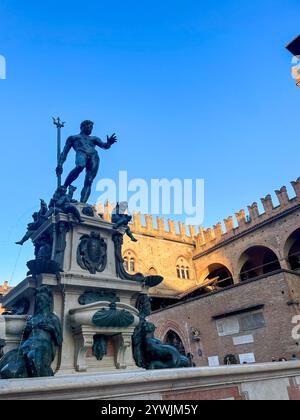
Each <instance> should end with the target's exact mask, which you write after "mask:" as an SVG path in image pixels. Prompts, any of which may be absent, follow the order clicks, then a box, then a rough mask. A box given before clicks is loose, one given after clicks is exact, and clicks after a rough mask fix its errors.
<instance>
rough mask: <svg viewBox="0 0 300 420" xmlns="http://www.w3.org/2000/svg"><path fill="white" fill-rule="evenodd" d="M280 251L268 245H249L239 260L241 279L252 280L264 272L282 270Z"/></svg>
mask: <svg viewBox="0 0 300 420" xmlns="http://www.w3.org/2000/svg"><path fill="white" fill-rule="evenodd" d="M277 252H278V251H277V250H275V249H274V248H273V247H272V246H267V245H265V244H264V245H262V244H259V245H254V244H252V245H248V247H247V248H245V249H244V251H243V252H242V253H241V254H240V256H239V258H238V261H237V270H236V272H237V274H238V275H239V279H240V281H246V280H251V279H253V278H256V277H259V276H261V275H264V274H269V273H272V272H274V271H277V270H280V269H281V265H280V257H279V256H278V253H277Z"/></svg>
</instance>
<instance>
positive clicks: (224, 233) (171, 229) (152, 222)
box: [97, 177, 300, 253]
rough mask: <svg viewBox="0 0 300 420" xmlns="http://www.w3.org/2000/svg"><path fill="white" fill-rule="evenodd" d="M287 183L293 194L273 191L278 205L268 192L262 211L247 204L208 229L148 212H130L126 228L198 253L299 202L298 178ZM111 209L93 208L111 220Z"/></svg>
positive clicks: (262, 199)
mask: <svg viewBox="0 0 300 420" xmlns="http://www.w3.org/2000/svg"><path fill="white" fill-rule="evenodd" d="M291 185H292V187H293V189H294V191H295V196H294V197H292V198H290V197H289V194H288V191H287V188H286V187H285V186H284V187H282V188H281V189H280V190H276V191H275V194H276V197H277V199H278V202H279V205H277V206H276V205H274V201H273V197H272V196H271V194H268V195H267V196H266V197H264V198H261V204H262V208H263V211H262V212H261V211H260V209H259V205H258V203H257V202H254V203H253V204H251V205H249V206H248V207H247V210H248V211H247V212H246V210H244V209H241V210H240V211H239V212H236V213H235V218H234V217H233V216H229V217H228V218H226V219H224V221H223V223H221V222H219V223H217V224H215V225H214V226H213V227H212V228H208V229H205V228H203V227H196V226H186V224H185V223H182V222H176V221H174V220H170V219H169V220H165V219H164V218H163V217H156V219H155V218H154V216H152V215H149V214H146V215H142V214H141V213H140V212H135V213H134V214H133V219H132V223H131V224H130V228H131V230H132V232H133V233H134V234H135V235H139V234H140V235H146V236H150V237H156V238H162V239H169V240H174V241H179V242H183V243H188V244H191V245H194V246H196V248H197V250H198V252H200V253H201V252H204V251H206V250H208V249H210V248H212V247H214V246H215V245H217V244H219V243H222V242H223V241H226V240H228V239H231V238H233V237H235V236H237V235H239V234H240V233H242V232H244V231H247V230H248V229H251V228H253V227H255V226H257V225H259V224H260V223H263V222H266V221H268V220H269V219H272V218H273V217H275V216H277V215H280V213H284V212H285V211H286V210H289V209H291V208H293V207H295V206H297V205H300V177H299V178H298V179H297V180H296V181H293V182H291ZM274 198H275V197H274ZM114 208H115V204H111V203H106V204H105V205H102V204H99V205H98V206H97V211H98V213H100V214H102V215H103V218H104V220H106V221H111V214H112V212H113V210H114Z"/></svg>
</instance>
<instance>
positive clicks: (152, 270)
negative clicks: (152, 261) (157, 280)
mask: <svg viewBox="0 0 300 420" xmlns="http://www.w3.org/2000/svg"><path fill="white" fill-rule="evenodd" d="M147 274H148V275H149V276H157V275H158V271H157V270H156V268H155V267H150V268H149V270H148V273H147Z"/></svg>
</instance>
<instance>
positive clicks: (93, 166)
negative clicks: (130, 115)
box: [56, 120, 117, 203]
mask: <svg viewBox="0 0 300 420" xmlns="http://www.w3.org/2000/svg"><path fill="white" fill-rule="evenodd" d="M93 127H94V123H93V122H92V121H89V120H87V121H83V123H82V124H81V126H80V130H81V131H80V134H78V135H75V136H71V137H69V138H68V139H67V142H66V145H65V148H64V150H63V152H62V154H61V156H60V160H59V164H58V167H57V168H56V173H57V176H61V175H62V173H63V164H64V163H65V161H66V159H67V157H68V154H69V152H70V150H71V149H74V150H75V152H76V168H74V169H73V170H72V171H71V173H70V174H69V175H68V177H67V179H66V181H65V184H64V186H65V187H66V188H68V187H69V186H70V185H71V184H72V183H73V182H74V181H75V180H76V179H77V178H78V177H79V175H80V174H81V173H82V172H83V171H84V169H86V177H85V182H84V188H83V190H82V193H81V202H82V203H87V202H88V199H89V197H90V195H91V191H92V184H93V182H94V179H95V178H96V176H97V173H98V170H99V164H100V158H99V155H98V152H97V150H96V146H98V147H100V148H101V149H104V150H108V149H110V148H111V146H112V145H113V144H114V143H116V142H117V137H116V135H115V134H113V135H112V136H107V142H106V143H104V142H103V141H102V140H101V139H100V138H99V137H95V136H92V135H91V134H92V132H93Z"/></svg>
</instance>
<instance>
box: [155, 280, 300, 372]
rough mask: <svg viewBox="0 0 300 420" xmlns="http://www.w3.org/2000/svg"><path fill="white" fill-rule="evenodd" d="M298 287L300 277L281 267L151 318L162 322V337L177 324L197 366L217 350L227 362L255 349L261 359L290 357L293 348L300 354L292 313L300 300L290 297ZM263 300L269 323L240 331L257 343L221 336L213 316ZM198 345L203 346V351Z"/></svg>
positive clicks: (298, 290)
mask: <svg viewBox="0 0 300 420" xmlns="http://www.w3.org/2000/svg"><path fill="white" fill-rule="evenodd" d="M292 292H293V293H292ZM299 293H300V281H299V277H298V276H294V275H292V274H287V273H280V274H277V275H274V276H271V277H267V278H264V279H261V280H258V281H253V282H249V283H245V284H242V285H240V286H236V287H234V288H232V289H228V290H225V291H222V292H219V293H217V294H212V295H209V296H205V297H203V298H199V299H197V300H195V301H192V302H188V303H183V304H181V305H176V306H175V307H173V308H170V309H166V310H163V311H159V312H157V313H154V314H153V315H152V316H151V320H152V321H153V322H154V323H155V324H156V326H157V334H156V335H157V337H158V338H160V339H162V340H163V339H164V337H165V335H166V333H167V331H168V330H169V329H172V327H171V326H172V325H173V326H174V328H173V329H174V330H176V332H177V333H178V335H179V336H180V337H181V338H182V341H183V343H184V345H185V347H186V352H191V353H193V354H194V361H195V363H196V364H197V366H207V365H208V357H210V356H216V355H218V356H219V358H220V362H221V364H222V363H223V360H224V357H225V356H226V355H227V354H235V355H238V354H243V353H252V352H253V353H254V354H255V357H256V361H257V362H258V363H263V362H270V361H271V360H272V357H273V356H274V357H277V358H280V357H286V358H287V359H288V360H289V359H290V358H291V356H292V355H293V354H297V355H298V356H299V355H300V340H299V343H298V345H296V342H295V341H294V340H293V339H292V336H291V333H292V329H293V327H294V325H292V318H293V316H294V315H296V314H298V313H299V306H295V305H294V306H288V304H287V303H288V302H289V301H291V299H293V297H294V298H295V297H297V296H299ZM261 304H263V305H265V307H264V309H263V312H264V316H265V321H266V327H265V328H261V329H257V330H252V331H243V332H240V333H239V334H236V335H235V336H243V335H253V337H254V343H253V344H246V345H241V346H235V345H234V344H233V337H234V336H227V337H219V335H218V332H217V327H216V321H214V320H213V319H212V317H213V316H216V315H220V314H222V313H226V312H232V311H236V310H240V309H242V308H246V307H252V306H255V305H261ZM170 327H171V328H170ZM191 327H194V328H197V329H198V330H200V332H201V341H200V342H199V343H197V342H193V340H192V335H191V332H190V330H191ZM198 350H201V351H202V352H203V356H202V357H200V356H199V354H198Z"/></svg>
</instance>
